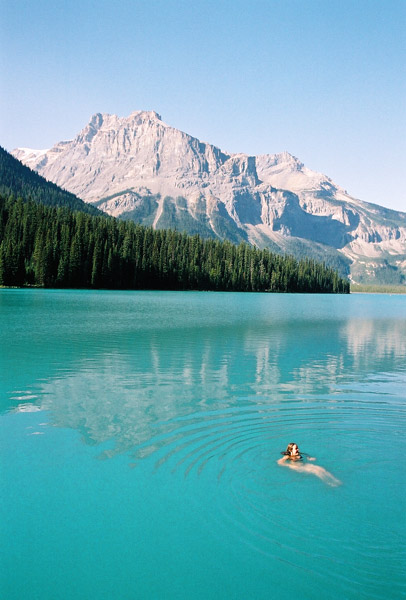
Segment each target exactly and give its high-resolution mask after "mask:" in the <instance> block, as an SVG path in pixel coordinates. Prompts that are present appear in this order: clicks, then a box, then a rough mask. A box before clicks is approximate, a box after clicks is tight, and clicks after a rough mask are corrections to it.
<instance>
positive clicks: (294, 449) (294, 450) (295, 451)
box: [285, 442, 300, 456]
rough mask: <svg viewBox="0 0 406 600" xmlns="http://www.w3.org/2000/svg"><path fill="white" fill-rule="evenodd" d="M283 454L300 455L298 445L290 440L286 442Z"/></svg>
mask: <svg viewBox="0 0 406 600" xmlns="http://www.w3.org/2000/svg"><path fill="white" fill-rule="evenodd" d="M285 454H286V455H288V456H300V452H299V447H298V445H297V444H295V443H294V442H292V443H291V444H288V447H287V448H286V452H285Z"/></svg>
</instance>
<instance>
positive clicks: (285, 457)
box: [277, 456, 288, 465]
mask: <svg viewBox="0 0 406 600" xmlns="http://www.w3.org/2000/svg"><path fill="white" fill-rule="evenodd" d="M287 460H288V456H282V458H280V459H279V460H278V461H277V463H278V465H283V464H284V463H285V462H286V461H287Z"/></svg>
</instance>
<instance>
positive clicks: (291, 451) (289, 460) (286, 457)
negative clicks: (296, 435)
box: [278, 443, 341, 487]
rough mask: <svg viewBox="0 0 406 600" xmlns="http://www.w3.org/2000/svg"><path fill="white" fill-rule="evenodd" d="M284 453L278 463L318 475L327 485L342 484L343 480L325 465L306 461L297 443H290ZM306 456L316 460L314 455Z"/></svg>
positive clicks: (335, 485)
mask: <svg viewBox="0 0 406 600" xmlns="http://www.w3.org/2000/svg"><path fill="white" fill-rule="evenodd" d="M282 454H283V456H282V458H280V459H279V460H278V465H281V466H282V467H289V469H295V470H296V471H302V472H303V473H310V474H312V475H316V477H318V478H319V479H321V480H322V481H324V483H327V485H331V486H333V487H337V486H338V485H341V481H340V480H339V479H336V478H335V477H334V475H332V474H331V473H329V472H328V471H326V469H324V468H323V467H319V466H318V465H309V464H308V463H304V462H303V456H302V454H301V453H300V450H299V447H298V445H297V444H295V443H291V444H288V447H287V448H286V450H285V452H282ZM303 454H304V453H303ZM306 458H307V460H309V461H310V460H312V461H313V460H316V459H315V458H313V457H312V456H307V455H306Z"/></svg>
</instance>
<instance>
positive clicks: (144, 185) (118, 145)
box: [14, 110, 406, 280]
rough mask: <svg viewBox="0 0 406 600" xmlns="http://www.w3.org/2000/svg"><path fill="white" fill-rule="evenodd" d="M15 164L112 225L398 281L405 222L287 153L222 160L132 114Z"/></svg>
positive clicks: (212, 149)
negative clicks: (213, 240) (204, 239)
mask: <svg viewBox="0 0 406 600" xmlns="http://www.w3.org/2000/svg"><path fill="white" fill-rule="evenodd" d="M14 155H15V156H16V157H17V158H19V159H20V160H21V161H22V162H24V163H25V164H27V165H28V166H30V167H31V168H33V169H34V170H37V171H38V172H39V173H40V174H41V175H43V176H44V177H46V178H47V179H48V180H50V181H53V182H54V183H56V184H58V185H60V186H61V187H63V188H65V189H67V190H68V191H71V192H73V193H74V194H76V195H77V196H79V197H80V198H82V199H83V200H85V201H87V202H91V203H93V204H95V205H97V206H98V207H99V208H101V209H102V210H105V211H106V212H108V213H110V214H113V215H115V216H118V217H122V218H127V219H128V218H131V219H134V220H135V221H138V222H141V223H144V224H148V225H153V226H154V227H169V228H170V227H173V228H176V229H178V230H186V231H188V232H189V233H201V234H202V235H205V236H214V237H220V238H224V237H228V238H229V239H231V240H232V241H236V242H238V241H241V240H246V241H248V242H250V243H252V244H256V245H258V246H260V247H270V248H273V249H279V250H280V251H282V252H289V253H293V254H298V253H299V254H301V253H310V254H311V255H312V256H314V257H316V258H318V259H319V260H331V261H332V263H333V264H339V265H341V266H342V269H343V270H344V272H345V270H346V269H347V270H348V265H349V264H352V266H351V273H354V277H356V276H358V271H357V269H359V270H360V271H361V272H362V273H364V276H366V275H368V273H369V274H370V273H374V272H375V271H376V269H377V268H378V267H377V265H378V266H379V264H384V261H386V263H387V264H388V265H392V267H393V273H395V272H396V273H404V275H399V277H400V278H401V277H404V278H405V280H406V260H404V259H402V258H397V257H401V256H402V255H405V256H406V225H405V218H406V216H405V215H400V214H399V216H397V215H398V213H395V212H394V211H390V214H389V212H388V211H387V210H385V209H382V208H381V207H377V206H372V205H369V204H368V203H365V202H360V201H359V200H356V199H355V198H352V197H351V196H350V195H349V194H348V193H347V192H346V191H345V190H344V189H343V188H341V187H339V186H338V185H336V184H335V183H334V182H333V181H332V180H331V179H330V178H329V177H326V176H325V175H323V174H322V173H317V172H316V171H312V170H311V169H309V168H308V167H306V166H305V165H304V164H303V163H302V162H301V161H300V160H299V159H298V158H296V157H295V156H293V155H292V154H290V153H289V152H281V153H278V154H263V155H259V156H248V155H247V154H228V153H226V152H223V151H222V150H220V149H219V148H217V147H216V146H213V145H210V144H208V143H205V142H201V141H200V140H198V139H197V138H195V137H192V136H190V135H189V134H187V133H184V132H182V131H179V130H178V129H175V128H174V127H171V126H169V125H167V124H166V123H164V122H163V121H162V118H161V116H160V115H159V114H158V113H157V112H155V111H142V110H137V111H134V112H132V113H131V114H130V115H129V116H127V117H118V116H117V115H110V114H104V113H103V114H102V113H96V114H95V115H93V116H92V118H91V119H90V121H89V123H88V124H87V125H86V126H85V127H84V129H83V130H82V131H81V132H80V133H79V134H78V135H77V136H76V137H75V139H74V140H71V141H68V142H59V143H58V144H56V145H55V146H54V147H53V148H51V149H50V150H48V151H33V150H30V149H27V148H24V149H17V150H16V151H14ZM371 257H373V260H374V261H375V262H374V263H373V264H372V263H371V260H372V258H371ZM379 261H381V263H379ZM402 261H403V262H402ZM386 263H385V264H386ZM354 265H355V266H354ZM360 265H361V266H360ZM392 267H391V268H392ZM388 268H389V267H388ZM342 272H343V271H342ZM393 273H392V274H393ZM368 276H369V275H368Z"/></svg>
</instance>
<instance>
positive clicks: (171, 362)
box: [10, 317, 406, 458]
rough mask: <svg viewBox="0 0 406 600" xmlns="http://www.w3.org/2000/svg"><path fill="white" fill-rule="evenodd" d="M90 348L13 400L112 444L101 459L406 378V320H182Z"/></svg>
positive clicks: (331, 400) (93, 440) (150, 448)
mask: <svg viewBox="0 0 406 600" xmlns="http://www.w3.org/2000/svg"><path fill="white" fill-rule="evenodd" d="M85 348H86V353H85V354H83V353H82V354H81V353H80V352H79V353H78V356H77V357H76V358H73V357H72V359H71V361H70V362H69V363H68V364H64V365H63V367H62V365H59V368H58V369H57V370H56V372H55V373H53V374H52V376H49V377H48V378H43V381H42V382H39V383H38V382H36V383H35V382H33V386H32V387H35V390H34V392H33V393H32V394H28V392H27V393H26V396H24V393H23V392H21V390H15V391H14V392H13V393H11V394H10V398H11V400H12V401H13V403H14V404H16V406H14V407H13V408H12V410H14V411H29V410H38V409H39V410H44V411H49V419H50V422H51V424H53V425H54V426H57V427H65V428H72V429H75V430H78V431H79V432H80V433H81V435H82V437H83V440H84V441H85V442H86V443H88V444H92V445H99V444H104V443H105V442H110V443H109V444H108V446H109V449H108V450H106V449H104V450H101V453H100V458H110V457H113V456H115V455H117V454H121V453H127V452H130V453H132V454H134V455H135V456H136V457H137V458H141V457H143V456H144V455H147V454H149V453H151V452H153V451H155V450H156V449H157V445H159V439H158V438H159V435H165V436H168V435H170V433H171V432H172V431H174V432H175V431H176V430H177V428H178V426H179V419H181V418H182V417H187V416H188V415H190V414H192V413H193V414H195V415H196V414H197V415H198V416H199V418H201V419H202V420H204V419H205V418H207V417H206V415H207V414H210V411H214V410H215V411H217V412H218V413H219V414H220V413H221V411H228V410H230V409H237V408H239V407H252V409H253V410H255V411H257V412H258V411H260V410H261V407H262V408H263V409H266V408H267V407H268V408H271V407H272V408H273V409H274V410H276V411H278V410H281V409H282V408H283V406H284V403H286V402H289V401H292V400H293V399H295V401H297V400H299V401H300V402H301V403H302V404H303V406H304V405H305V404H306V403H310V402H312V403H314V402H316V403H318V402H320V403H323V405H324V406H326V405H328V404H331V406H332V407H334V405H335V404H336V403H340V402H347V401H348V391H349V390H351V389H352V387H353V386H356V387H357V388H358V391H359V390H360V387H362V386H365V388H364V389H365V390H367V389H368V382H370V381H371V378H373V379H374V381H376V378H377V377H378V378H379V377H380V376H382V377H384V378H388V377H390V376H391V374H394V377H395V379H396V377H398V376H399V373H403V374H404V373H405V356H406V320H403V321H402V320H399V319H396V320H395V319H394V320H392V319H390V318H385V319H362V318H356V319H348V320H345V319H337V320H335V319H327V320H325V319H324V320H323V319H321V320H318V319H317V317H312V318H309V317H307V318H306V319H303V320H300V319H296V320H294V321H293V322H291V321H290V320H289V319H286V320H283V319H281V320H279V321H276V322H275V323H272V322H271V323H268V324H267V325H266V326H265V325H264V323H263V322H256V321H255V319H253V321H252V323H250V322H241V323H239V322H236V323H232V324H226V325H221V324H219V323H215V324H214V325H213V324H211V325H210V324H209V325H208V326H201V327H199V328H198V329H196V328H195V327H188V326H182V320H181V318H180V321H179V323H178V326H177V327H174V328H163V329H162V330H159V328H148V327H146V328H145V329H142V328H141V329H140V330H139V331H137V334H134V335H129V334H127V333H123V332H121V333H119V334H118V335H117V337H116V338H114V340H112V339H107V338H103V339H102V340H98V343H97V345H95V346H94V347H93V348H92V347H91V346H86V344H85ZM395 383H396V382H395ZM29 391H30V390H29ZM361 391H362V390H361ZM13 399H14V400H13ZM192 407H193V410H192ZM156 436H158V438H156ZM155 438H156V439H157V441H156V442H155V441H154V439H155ZM149 440H151V443H149ZM288 441H289V440H288Z"/></svg>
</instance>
